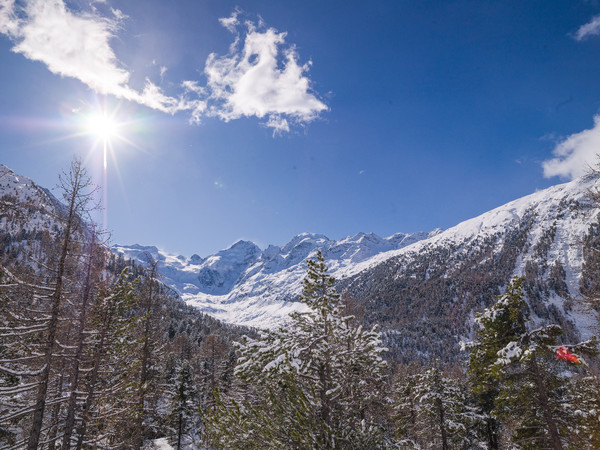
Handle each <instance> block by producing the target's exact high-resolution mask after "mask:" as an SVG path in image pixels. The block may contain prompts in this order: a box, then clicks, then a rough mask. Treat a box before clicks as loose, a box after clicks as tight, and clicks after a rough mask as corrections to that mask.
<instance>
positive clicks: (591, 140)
mask: <svg viewBox="0 0 600 450" xmlns="http://www.w3.org/2000/svg"><path fill="white" fill-rule="evenodd" d="M599 153H600V116H596V117H594V126H593V127H592V128H590V129H589V130H583V131H581V132H579V133H575V134H572V135H571V136H569V137H567V138H566V139H564V140H563V141H561V142H560V143H558V144H557V145H556V147H555V148H554V152H553V154H554V158H552V159H549V160H547V161H544V162H543V163H542V167H543V169H544V176H546V177H554V176H560V177H563V178H576V177H578V176H581V175H583V174H585V173H587V171H588V170H589V168H590V167H591V166H594V165H595V164H596V163H597V162H598V155H599Z"/></svg>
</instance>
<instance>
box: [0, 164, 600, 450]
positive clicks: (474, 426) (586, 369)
mask: <svg viewBox="0 0 600 450" xmlns="http://www.w3.org/2000/svg"><path fill="white" fill-rule="evenodd" d="M61 180H62V193H63V198H64V201H65V207H64V208H63V209H61V210H60V211H59V212H58V213H57V220H59V221H60V223H61V227H60V228H57V229H54V230H51V231H46V232H45V233H53V234H46V235H44V232H41V231H40V232H41V233H42V235H43V236H42V239H36V240H35V242H32V241H30V240H29V239H25V240H24V241H14V240H11V238H9V237H6V236H2V238H3V239H4V241H3V242H4V243H3V246H2V253H1V255H2V259H1V260H0V263H1V265H0V447H2V448H7V449H21V448H28V449H37V448H44V449H46V448H47V449H57V448H62V449H65V450H66V449H71V448H77V449H81V448H86V449H87V448H90V449H92V448H94V449H96V448H97V449H140V448H152V441H153V440H155V439H158V438H166V439H167V441H168V442H169V443H170V444H171V445H172V446H173V447H174V448H176V449H183V448H214V449H253V448H255V449H265V448H273V449H279V448H290V449H334V448H335V449H340V448H342V449H344V448H345V449H378V448H381V449H383V448H400V449H425V448H431V449H479V448H480V449H504V448H507V449H508V448H522V449H546V448H551V449H554V450H557V449H566V448H581V449H595V448H600V383H599V379H598V374H597V371H596V370H595V369H594V365H593V364H594V361H595V360H594V358H595V357H596V356H597V351H598V349H597V340H596V339H595V338H593V339H590V340H588V341H585V342H569V341H568V339H567V338H566V337H565V336H564V333H563V329H562V327H561V326H560V325H557V324H546V323H539V322H536V321H535V320H533V319H532V317H531V313H530V305H529V304H528V303H527V302H526V301H525V297H526V295H525V293H524V289H523V283H524V280H523V279H519V278H515V279H513V280H512V282H511V283H510V284H509V285H508V287H507V288H506V289H505V291H504V293H502V294H500V295H498V296H497V297H495V299H494V301H493V304H492V305H491V306H490V307H489V308H487V309H485V310H484V311H483V312H481V313H480V314H478V315H477V316H476V320H475V321H476V324H477V330H476V332H475V333H474V336H473V339H472V340H471V341H469V342H465V343H464V352H463V353H462V354H461V355H456V357H455V358H454V361H455V364H453V365H449V364H447V363H444V362H441V361H439V360H438V361H436V360H431V358H429V359H428V358H427V355H424V357H423V359H422V361H421V362H420V363H417V362H412V363H409V364H400V363H398V362H395V361H394V359H391V358H389V354H388V350H387V349H386V348H385V347H384V345H383V342H382V333H381V331H380V330H379V328H378V327H377V326H376V325H375V326H372V325H367V324H366V323H367V322H366V321H365V320H363V319H364V316H365V311H364V306H363V307H361V306H360V305H359V304H358V303H357V302H354V301H353V300H352V299H351V298H350V297H349V296H348V295H340V294H339V293H338V292H337V291H336V289H335V280H334V279H333V277H331V276H330V275H329V274H328V269H327V265H326V264H325V261H324V258H323V256H322V254H321V252H320V251H319V252H318V253H317V255H316V258H315V259H309V260H307V274H306V278H305V279H304V281H303V291H302V295H301V297H300V301H301V302H303V303H305V305H306V306H307V312H304V313H294V314H292V315H290V318H289V321H288V322H286V323H285V324H284V325H283V326H281V327H280V328H277V329H273V330H262V331H256V330H249V329H243V328H240V327H230V326H226V325H223V324H221V323H219V322H217V321H215V320H212V319H210V318H209V317H207V316H204V315H202V314H200V313H198V312H196V311H194V310H193V308H190V307H187V306H185V305H184V304H182V302H181V301H179V300H178V299H176V298H174V297H173V295H172V293H171V292H170V290H169V289H167V288H166V287H165V286H164V285H163V284H162V283H161V282H160V279H159V276H158V273H157V264H156V262H155V261H152V260H149V261H148V264H147V266H146V267H145V268H142V267H140V266H137V265H135V264H133V263H131V262H128V261H124V260H123V259H122V258H120V257H117V256H115V255H112V254H111V253H110V252H108V251H107V250H106V248H105V247H104V246H103V244H102V243H101V239H100V238H99V237H98V234H97V233H96V232H95V228H94V226H93V225H90V224H91V220H90V219H89V209H90V204H91V203H92V201H93V198H94V195H93V186H92V184H91V182H90V180H89V178H88V177H87V174H86V173H85V170H84V169H83V166H82V164H81V162H80V161H74V162H73V164H72V165H71V168H70V170H69V171H68V172H67V173H66V174H63V176H62V177H61ZM20 206H22V205H18V204H17V202H16V199H15V198H14V197H6V198H3V199H0V208H1V209H0V218H1V217H8V216H10V217H11V220H13V221H17V220H24V221H26V220H27V215H26V214H25V215H21V216H19V214H17V213H16V212H17V211H18V210H19V208H20ZM29 207H31V206H29ZM34 235H36V236H37V234H35V233H34ZM21 238H22V236H21ZM40 247H43V248H40ZM23 255H27V256H26V257H25V256H23ZM589 270H591V269H589ZM590 289H591V288H590ZM588 298H590V299H592V298H593V295H592V291H591V290H590V292H588ZM596 306H597V305H596ZM361 308H362V309H361ZM593 311H596V312H597V308H596V309H594V308H592V312H591V313H590V314H593V313H594V312H593Z"/></svg>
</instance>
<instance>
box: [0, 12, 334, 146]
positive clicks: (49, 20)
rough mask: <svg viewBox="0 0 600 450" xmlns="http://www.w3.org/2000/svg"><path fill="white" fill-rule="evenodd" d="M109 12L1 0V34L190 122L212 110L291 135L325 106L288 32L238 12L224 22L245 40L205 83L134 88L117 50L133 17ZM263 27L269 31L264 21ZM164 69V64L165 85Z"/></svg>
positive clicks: (53, 65) (209, 67)
mask: <svg viewBox="0 0 600 450" xmlns="http://www.w3.org/2000/svg"><path fill="white" fill-rule="evenodd" d="M98 1H104V0H96V2H98ZM110 11H111V14H109V15H110V17H104V16H102V15H100V13H99V12H98V10H97V9H96V8H95V7H94V6H93V4H92V6H91V12H78V13H75V12H73V11H71V10H69V8H68V7H67V6H66V4H65V2H64V0H23V1H22V2H19V6H17V5H16V3H15V0H0V33H2V34H5V35H7V36H9V37H10V38H11V39H12V40H13V42H14V47H13V51H14V52H17V53H21V54H22V55H24V56H25V57H26V58H28V59H31V60H33V61H40V62H42V63H44V64H45V65H46V66H47V67H48V69H49V70H50V71H51V72H53V73H55V74H58V75H61V76H65V77H71V78H75V79H78V80H80V81H81V82H83V83H85V84H86V85H87V86H89V87H90V88H91V89H93V90H94V91H96V92H99V93H102V94H110V95H114V96H116V97H119V98H124V99H127V100H130V101H133V102H137V103H139V104H142V105H145V106H147V107H149V108H152V109H156V110H158V111H162V112H165V113H168V114H174V113H176V112H179V111H187V112H189V113H190V115H191V117H190V122H192V123H200V121H201V119H202V118H203V117H204V116H207V115H208V116H212V117H218V118H220V119H222V120H224V121H229V120H232V119H237V118H240V117H252V116H254V117H258V118H261V119H263V118H266V122H265V125H266V126H268V127H270V128H273V130H274V134H276V133H283V132H289V130H290V121H291V122H292V123H296V124H304V123H307V122H310V121H312V120H314V119H315V118H316V117H317V116H318V114H319V113H320V112H321V111H324V110H327V106H326V105H325V104H324V103H322V102H321V101H320V100H319V99H318V98H317V97H316V96H315V95H314V94H313V93H312V92H311V89H310V82H309V79H308V78H307V77H306V75H305V74H306V72H307V71H308V68H309V64H305V65H302V66H300V65H299V64H298V62H297V59H298V56H297V54H296V52H295V50H294V48H293V47H289V46H288V47H287V48H284V44H285V36H286V33H279V32H277V31H276V30H275V29H273V28H269V29H267V30H263V31H257V27H256V26H255V25H254V24H253V23H251V22H245V24H244V25H242V24H241V22H240V21H239V19H238V15H239V14H240V11H238V10H236V11H235V12H234V13H233V14H232V15H231V17H229V18H224V19H219V20H220V22H221V24H222V25H223V26H224V27H225V28H227V29H228V30H230V31H232V32H234V33H235V32H236V30H237V29H238V28H239V27H241V26H243V27H244V31H245V38H244V39H242V38H241V37H240V35H238V36H237V37H236V39H235V41H234V42H233V44H232V45H231V47H230V51H229V53H228V54H227V55H225V56H220V57H219V56H217V55H216V54H211V55H210V56H209V58H208V59H207V61H206V67H205V70H204V71H205V74H206V76H207V78H208V85H207V86H206V87H201V86H199V84H198V82H197V81H184V82H183V83H181V88H182V92H181V93H180V94H178V95H177V96H170V95H167V94H165V93H164V92H163V91H162V90H161V88H160V87H158V86H157V85H156V84H154V83H153V82H152V81H151V80H149V79H146V83H145V85H144V88H143V90H142V91H139V90H136V89H134V88H132V87H131V86H130V85H129V80H130V73H129V71H128V70H127V69H126V68H125V66H124V65H123V64H122V63H121V62H120V61H119V60H118V58H117V56H116V55H115V53H114V51H113V48H112V47H111V40H112V39H113V38H114V37H115V34H116V33H117V32H118V31H120V30H121V25H122V21H123V20H125V19H127V16H126V15H125V14H124V13H123V12H121V11H120V10H117V9H112V8H111V9H110ZM258 27H259V28H260V29H263V28H264V25H263V24H262V21H260V22H259V25H258ZM242 41H243V46H242V45H241V42H242ZM166 72H167V68H166V67H164V66H161V67H160V79H161V82H162V81H164V77H165V75H166Z"/></svg>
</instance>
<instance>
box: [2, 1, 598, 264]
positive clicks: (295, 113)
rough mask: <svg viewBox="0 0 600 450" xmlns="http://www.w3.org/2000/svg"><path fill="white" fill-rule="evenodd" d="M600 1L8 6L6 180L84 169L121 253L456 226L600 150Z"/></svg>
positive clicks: (575, 170) (206, 250)
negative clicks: (111, 132) (76, 161)
mask: <svg viewBox="0 0 600 450" xmlns="http://www.w3.org/2000/svg"><path fill="white" fill-rule="evenodd" d="M599 17H600V4H598V2H595V1H584V0H564V1H549V0H540V1H527V2H523V1H504V2H496V1H482V0H473V1H421V2H414V1H374V2H363V1H360V2H359V1H302V2H274V1H265V0H263V1H245V2H229V1H227V0H225V1H223V0H219V1H217V0H214V1H178V2H164V1H154V0H147V1H143V2H142V1H139V2H136V1H131V0H130V1H114V0H106V1H95V2H94V1H91V2H90V1H89V0H88V1H68V2H63V0H45V1H41V0H24V1H13V0H0V67H1V68H2V70H0V162H1V163H3V164H6V165H7V166H9V167H11V168H12V169H14V170H15V171H17V172H18V173H21V174H23V175H27V176H29V177H31V178H33V179H34V180H36V181H37V182H38V183H39V184H41V185H43V186H48V187H52V186H54V185H55V184H56V182H57V174H58V173H59V172H60V171H61V170H62V169H64V168H66V167H67V166H68V164H69V162H70V160H71V159H72V157H73V156H74V155H79V156H81V157H82V158H84V160H85V161H86V165H87V167H88V169H89V172H90V173H91V174H92V175H93V176H94V178H95V180H96V182H97V183H98V184H100V185H104V180H103V162H102V156H103V155H102V153H103V148H102V141H101V139H99V138H98V137H97V136H95V135H94V134H90V133H88V132H87V130H88V128H87V121H88V118H89V117H90V116H93V115H94V114H97V113H98V111H101V110H102V109H105V110H106V111H108V113H109V114H110V115H112V116H114V120H115V121H116V122H117V123H118V124H119V126H118V134H119V136H113V137H112V138H111V142H110V151H109V158H108V167H107V184H106V186H107V220H108V227H109V228H110V229H111V230H112V242H113V243H121V244H126V243H140V244H153V245H157V246H159V247H161V248H163V249H165V250H167V251H171V252H175V253H181V254H184V255H187V256H189V255H191V254H193V253H198V254H200V255H201V256H206V255H208V254H210V253H214V252H215V251H218V250H220V249H222V248H225V247H227V246H228V245H230V244H232V243H233V242H235V241H236V240H238V239H249V240H253V241H255V242H257V243H258V244H259V245H262V246H266V245H268V244H271V243H273V244H278V245H281V244H283V243H285V242H287V241H288V240H289V239H290V238H291V237H292V236H293V235H295V234H298V233H301V232H304V231H310V232H317V233H323V234H325V235H327V236H329V237H330V238H334V239H339V238H342V237H344V236H347V235H353V234H355V233H357V232H359V231H365V232H369V231H372V232H375V233H377V234H379V235H381V236H388V235H391V234H393V233H396V232H413V231H418V230H430V229H433V228H436V227H442V228H447V227H450V226H453V225H455V224H456V223H458V222H460V221H462V220H465V219H468V218H470V217H473V216H475V215H478V214H480V213H483V212H485V211H487V210H489V209H492V208H494V207H496V206H500V205H501V204H503V203H505V202H507V201H510V200H513V199H515V198H517V197H520V196H523V195H527V194H529V193H532V192H534V191H535V190H536V189H542V188H545V187H547V186H550V185H552V184H556V183H558V182H561V181H564V180H568V179H571V178H573V177H575V176H578V175H580V174H581V173H583V171H584V170H585V166H586V163H588V162H590V161H593V160H594V154H595V152H596V151H597V150H596V149H597V148H600V122H598V123H596V121H595V120H596V119H595V117H596V115H598V114H599V107H600V83H599V82H598V80H599V79H600V77H599V76H600V58H599V57H598V55H599V54H600V36H599V34H600V18H599Z"/></svg>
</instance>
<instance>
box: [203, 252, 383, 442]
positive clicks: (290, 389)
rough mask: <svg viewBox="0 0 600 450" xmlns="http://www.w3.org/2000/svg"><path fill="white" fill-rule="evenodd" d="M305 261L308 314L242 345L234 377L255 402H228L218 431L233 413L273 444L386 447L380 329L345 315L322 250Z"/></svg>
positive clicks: (304, 296) (222, 409) (298, 315)
mask: <svg viewBox="0 0 600 450" xmlns="http://www.w3.org/2000/svg"><path fill="white" fill-rule="evenodd" d="M307 262H308V269H307V276H306V278H305V279H304V282H303V288H304V289H303V293H302V296H301V300H302V301H303V302H304V303H305V304H306V305H307V306H308V308H309V311H308V312H305V313H296V314H292V315H291V316H290V322H289V323H288V324H286V326H285V327H282V328H280V329H278V330H274V331H266V332H263V333H262V334H261V336H260V338H259V339H250V338H246V339H244V340H243V341H242V342H241V343H240V344H239V345H238V352H239V359H238V366H237V367H236V369H235V375H236V376H237V377H238V378H239V379H240V380H242V381H243V382H245V383H247V384H250V385H252V386H253V387H254V389H255V396H254V402H246V403H242V404H243V406H242V404H240V403H239V402H235V401H231V402H230V403H229V404H227V402H222V403H221V405H220V408H219V412H218V413H217V415H216V416H215V417H216V419H214V418H213V420H211V423H212V429H213V432H212V433H213V435H214V434H215V431H214V430H222V431H224V429H225V428H226V427H225V426H223V423H227V424H230V423H231V422H232V421H234V417H233V416H235V418H236V420H240V421H241V423H243V424H244V426H246V427H247V428H246V429H245V430H240V433H242V431H243V432H244V433H246V435H248V436H250V435H252V436H253V437H254V436H259V437H260V439H259V437H255V438H256V439H259V442H261V443H262V444H264V445H265V446H266V447H267V448H278V447H279V446H280V445H282V443H283V440H286V444H285V446H288V447H289V446H291V447H299V448H378V447H381V446H383V433H382V432H381V421H382V417H383V414H382V410H383V404H382V395H381V391H382V387H383V383H384V372H385V369H386V364H385V363H384V361H383V360H382V358H381V354H382V353H383V352H384V351H385V349H384V348H383V347H382V346H381V340H380V334H379V332H378V331H377V328H375V327H374V328H372V329H371V330H365V329H363V328H362V327H361V326H355V325H353V323H352V322H353V317H351V316H344V315H343V314H342V310H343V309H342V305H341V304H340V296H339V294H337V293H336V292H335V290H334V289H333V285H334V279H333V278H332V277H331V276H329V275H328V274H327V266H326V265H325V263H324V259H323V256H322V255H321V252H320V251H319V252H318V253H317V259H316V260H315V261H312V260H308V261H307ZM282 399H283V400H284V401H282ZM242 419H243V420H242ZM234 439H236V438H234ZM227 442H229V445H230V446H231V448H243V446H242V447H237V444H235V443H234V442H232V441H227Z"/></svg>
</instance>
